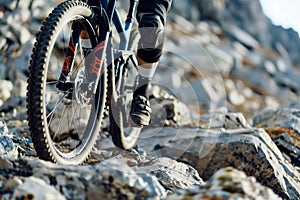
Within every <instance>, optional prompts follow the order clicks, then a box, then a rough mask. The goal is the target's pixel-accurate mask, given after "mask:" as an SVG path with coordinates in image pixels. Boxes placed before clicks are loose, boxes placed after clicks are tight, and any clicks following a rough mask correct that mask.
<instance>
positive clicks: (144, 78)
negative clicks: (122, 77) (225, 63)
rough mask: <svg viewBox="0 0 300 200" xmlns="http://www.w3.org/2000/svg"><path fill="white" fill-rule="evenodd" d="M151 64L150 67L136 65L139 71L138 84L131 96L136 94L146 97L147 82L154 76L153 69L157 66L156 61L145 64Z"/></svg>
mask: <svg viewBox="0 0 300 200" xmlns="http://www.w3.org/2000/svg"><path fill="white" fill-rule="evenodd" d="M147 65H151V68H145V67H142V66H139V67H138V71H139V84H138V86H137V88H136V90H135V91H134V93H133V98H135V97H136V96H137V95H143V96H145V97H147V98H148V94H147V91H148V87H149V84H150V82H151V80H152V78H153V76H154V73H155V70H156V68H157V65H158V62H157V63H151V64H147Z"/></svg>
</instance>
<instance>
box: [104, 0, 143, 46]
mask: <svg viewBox="0 0 300 200" xmlns="http://www.w3.org/2000/svg"><path fill="white" fill-rule="evenodd" d="M99 1H100V2H99V3H101V5H102V6H103V8H104V9H105V10H106V13H107V16H108V19H109V21H110V22H111V21H112V22H113V24H114V26H115V27H116V30H117V32H118V33H119V36H120V45H119V50H123V51H126V50H127V48H128V43H129V36H130V31H131V28H132V24H133V21H134V18H135V17H134V16H135V12H136V9H137V5H138V2H139V0H130V7H129V11H128V14H127V19H126V21H125V23H124V24H123V22H122V20H121V17H120V14H119V12H118V10H117V9H116V0H99Z"/></svg>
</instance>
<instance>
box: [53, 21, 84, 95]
mask: <svg viewBox="0 0 300 200" xmlns="http://www.w3.org/2000/svg"><path fill="white" fill-rule="evenodd" d="M71 30H72V35H71V37H70V41H69V44H68V49H67V53H66V57H65V58H64V64H63V67H62V70H61V73H60V77H59V81H58V83H57V85H56V87H57V88H58V89H60V90H62V91H67V90H69V89H70V88H72V87H71V85H70V84H71V83H69V84H68V81H70V74H71V72H72V70H73V66H74V61H75V59H74V57H75V55H76V51H77V47H78V44H79V37H80V28H79V24H78V23H73V24H72V28H71Z"/></svg>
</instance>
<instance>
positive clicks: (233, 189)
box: [168, 167, 281, 200]
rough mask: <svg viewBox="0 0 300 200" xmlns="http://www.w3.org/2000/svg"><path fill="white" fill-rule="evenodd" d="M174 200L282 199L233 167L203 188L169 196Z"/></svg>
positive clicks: (220, 172) (222, 170)
mask: <svg viewBox="0 0 300 200" xmlns="http://www.w3.org/2000/svg"><path fill="white" fill-rule="evenodd" d="M168 199H172V200H180V199H182V200H184V199H191V200H192V199H195V200H196V199H232V200H233V199H272V200H275V199H278V200H279V199H281V198H280V197H279V196H278V195H276V194H275V193H274V192H273V191H272V190H271V189H270V188H268V187H265V186H263V185H261V184H260V183H258V182H257V181H256V179H255V178H254V177H247V176H246V174H245V173H244V172H242V171H239V170H236V169H234V168H232V167H227V168H224V169H220V170H218V171H217V172H216V173H215V174H214V175H213V176H212V177H211V178H210V179H209V180H208V181H207V183H206V184H205V185H203V186H197V187H193V188H190V189H188V190H177V191H175V192H174V193H173V194H171V195H169V196H168Z"/></svg>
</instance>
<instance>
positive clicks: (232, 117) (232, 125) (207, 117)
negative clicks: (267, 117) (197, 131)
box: [199, 111, 251, 129]
mask: <svg viewBox="0 0 300 200" xmlns="http://www.w3.org/2000/svg"><path fill="white" fill-rule="evenodd" d="M199 122H200V126H201V127H202V128H210V129H218V128H219V129H220V128H225V129H239V128H250V127H251V126H250V124H249V122H248V121H247V120H246V119H245V117H244V115H243V114H242V113H238V112H237V113H234V112H228V111H223V112H222V111H219V112H212V113H207V114H203V115H201V117H200V120H199Z"/></svg>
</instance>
